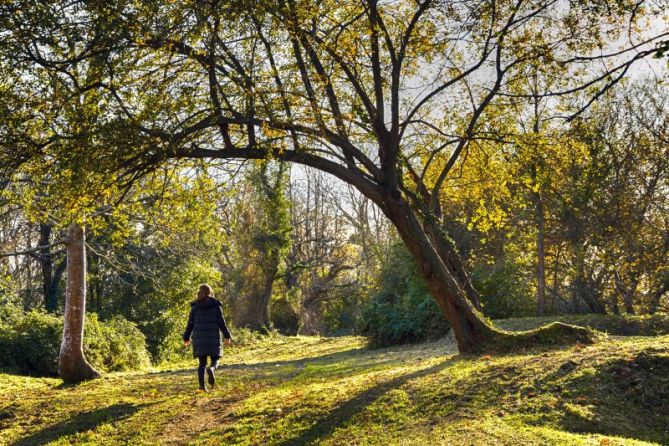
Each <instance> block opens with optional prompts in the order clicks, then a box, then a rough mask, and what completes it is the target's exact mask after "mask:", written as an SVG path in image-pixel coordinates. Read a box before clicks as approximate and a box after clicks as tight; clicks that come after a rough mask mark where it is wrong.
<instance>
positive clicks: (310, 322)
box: [298, 298, 326, 336]
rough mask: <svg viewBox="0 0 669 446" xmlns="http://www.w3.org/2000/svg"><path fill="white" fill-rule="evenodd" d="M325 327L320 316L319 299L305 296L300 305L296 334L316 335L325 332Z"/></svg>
mask: <svg viewBox="0 0 669 446" xmlns="http://www.w3.org/2000/svg"><path fill="white" fill-rule="evenodd" d="M325 330H326V327H325V324H324V323H323V318H322V317H321V311H320V306H319V300H318V298H316V299H310V298H307V299H306V300H305V302H303V303H302V305H300V327H299V329H298V334H300V335H304V336H317V335H322V334H323V333H325Z"/></svg>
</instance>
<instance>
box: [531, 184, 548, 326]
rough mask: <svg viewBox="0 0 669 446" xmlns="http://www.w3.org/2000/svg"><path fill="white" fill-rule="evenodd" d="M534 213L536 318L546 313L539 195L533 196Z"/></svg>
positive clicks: (543, 238)
mask: <svg viewBox="0 0 669 446" xmlns="http://www.w3.org/2000/svg"><path fill="white" fill-rule="evenodd" d="M533 197H534V211H535V214H536V219H537V316H543V315H544V314H545V313H546V250H545V246H544V241H545V232H544V223H545V216H544V205H543V201H542V199H541V195H540V194H538V193H534V194H533Z"/></svg>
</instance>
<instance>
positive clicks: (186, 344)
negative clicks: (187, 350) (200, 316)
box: [184, 339, 190, 347]
mask: <svg viewBox="0 0 669 446" xmlns="http://www.w3.org/2000/svg"><path fill="white" fill-rule="evenodd" d="M189 345H190V339H186V340H185V341H184V347H188V346H189Z"/></svg>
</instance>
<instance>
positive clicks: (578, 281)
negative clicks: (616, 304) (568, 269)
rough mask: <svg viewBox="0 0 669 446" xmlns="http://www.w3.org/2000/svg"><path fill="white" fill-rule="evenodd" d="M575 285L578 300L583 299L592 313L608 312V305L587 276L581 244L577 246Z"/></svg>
mask: <svg viewBox="0 0 669 446" xmlns="http://www.w3.org/2000/svg"><path fill="white" fill-rule="evenodd" d="M573 285H574V292H575V297H574V298H575V300H576V301H578V299H582V300H583V302H585V303H586V305H587V306H588V308H590V311H591V312H592V313H595V314H606V305H604V303H603V302H602V301H601V299H600V298H599V296H598V295H597V290H596V289H595V287H593V286H592V282H591V281H588V278H587V277H586V273H585V258H584V253H583V247H582V246H580V245H579V246H577V248H576V277H575V278H574V283H573Z"/></svg>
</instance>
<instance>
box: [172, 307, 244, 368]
mask: <svg viewBox="0 0 669 446" xmlns="http://www.w3.org/2000/svg"><path fill="white" fill-rule="evenodd" d="M221 332H223V336H225V338H226V339H231V338H232V336H230V331H229V330H228V326H227V325H226V324H225V318H224V317H223V310H222V308H221V303H220V302H219V301H218V300H216V299H214V298H213V297H205V298H203V299H197V300H195V301H193V302H192V303H191V307H190V315H188V325H187V326H186V331H185V332H184V336H183V339H184V341H187V340H189V339H191V335H192V342H193V356H194V357H198V356H221Z"/></svg>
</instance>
